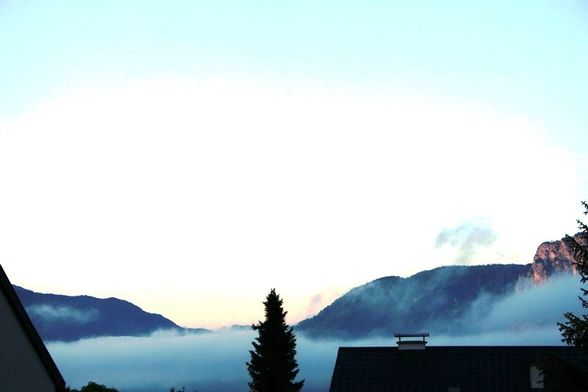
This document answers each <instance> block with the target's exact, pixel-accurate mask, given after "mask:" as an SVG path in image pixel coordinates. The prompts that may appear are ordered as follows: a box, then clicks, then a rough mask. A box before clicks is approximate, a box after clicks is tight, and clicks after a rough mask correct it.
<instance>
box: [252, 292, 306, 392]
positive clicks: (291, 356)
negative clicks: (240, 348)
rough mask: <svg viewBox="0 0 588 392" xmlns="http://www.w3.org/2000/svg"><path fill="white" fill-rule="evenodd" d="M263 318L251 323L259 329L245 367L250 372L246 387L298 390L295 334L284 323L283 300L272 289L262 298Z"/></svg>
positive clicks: (261, 390)
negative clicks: (249, 379)
mask: <svg viewBox="0 0 588 392" xmlns="http://www.w3.org/2000/svg"><path fill="white" fill-rule="evenodd" d="M263 304H264V306H265V321H263V322H261V321H260V322H259V323H258V324H257V325H253V326H252V328H253V329H254V330H255V331H257V332H258V336H257V338H255V341H254V342H252V344H253V347H254V348H255V350H254V351H249V353H250V354H251V360H250V361H249V362H248V363H247V370H248V371H249V375H250V376H251V381H250V382H249V390H250V391H254V392H294V391H300V390H301V389H302V386H303V385H304V380H302V381H295V378H296V376H297V375H298V372H299V369H298V363H297V362H296V358H295V357H296V337H295V336H294V332H293V330H292V327H290V326H288V324H286V313H287V312H285V311H284V309H283V307H282V304H283V301H282V300H281V299H280V296H279V295H278V294H276V290H275V289H272V290H271V291H270V293H269V294H268V295H267V297H266V300H265V302H264V303H263Z"/></svg>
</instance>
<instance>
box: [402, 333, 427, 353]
mask: <svg viewBox="0 0 588 392" xmlns="http://www.w3.org/2000/svg"><path fill="white" fill-rule="evenodd" d="M394 337H395V338H397V339H398V340H397V341H396V343H398V349H399V350H424V349H425V346H426V345H427V340H426V339H425V338H427V337H429V333H428V332H411V333H395V334H394Z"/></svg>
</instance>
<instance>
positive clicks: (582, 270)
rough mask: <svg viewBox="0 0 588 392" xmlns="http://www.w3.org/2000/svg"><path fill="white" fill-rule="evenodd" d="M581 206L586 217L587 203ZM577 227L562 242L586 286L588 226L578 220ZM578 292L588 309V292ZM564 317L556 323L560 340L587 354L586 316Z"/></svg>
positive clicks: (587, 278) (587, 317)
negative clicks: (577, 231)
mask: <svg viewBox="0 0 588 392" xmlns="http://www.w3.org/2000/svg"><path fill="white" fill-rule="evenodd" d="M582 205H583V206H584V208H585V211H584V215H588V203H586V202H582ZM578 225H579V227H580V230H581V232H580V233H578V234H577V235H575V236H574V237H571V236H569V235H566V237H565V238H564V242H565V244H566V245H567V246H568V247H569V248H570V250H571V251H572V255H573V256H574V259H575V264H576V269H577V271H578V273H579V274H580V278H581V281H582V283H583V284H586V282H588V226H587V225H586V224H585V223H583V222H582V221H580V220H578ZM580 290H582V296H581V297H580V302H581V304H582V307H583V308H585V309H588V299H587V298H588V290H587V289H584V288H581V289H580ZM564 316H565V318H566V319H567V321H566V322H564V323H558V326H559V330H560V332H561V334H562V336H563V339H562V340H563V341H564V342H565V343H567V344H569V345H571V346H576V347H580V348H582V349H583V350H585V351H587V352H588V314H583V315H581V316H576V315H575V314H573V313H572V312H567V313H565V314H564Z"/></svg>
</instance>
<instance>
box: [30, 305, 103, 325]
mask: <svg viewBox="0 0 588 392" xmlns="http://www.w3.org/2000/svg"><path fill="white" fill-rule="evenodd" d="M27 313H28V314H30V315H32V316H33V317H35V316H36V317H39V318H41V319H44V320H46V321H48V322H70V323H74V324H87V323H89V322H92V321H94V320H96V318H98V311H97V310H96V309H76V308H72V307H69V306H51V305H47V304H42V305H31V306H27Z"/></svg>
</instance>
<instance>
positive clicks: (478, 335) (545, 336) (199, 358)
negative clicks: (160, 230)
mask: <svg viewBox="0 0 588 392" xmlns="http://www.w3.org/2000/svg"><path fill="white" fill-rule="evenodd" d="M579 288H580V282H579V278H578V277H577V276H570V275H566V276H560V277H554V278H552V279H550V280H549V281H548V282H547V283H546V284H544V285H541V286H532V285H528V286H523V285H520V286H518V287H517V289H516V290H515V291H514V292H513V293H512V294H510V295H507V296H503V297H492V296H488V295H484V294H481V295H480V296H479V297H478V298H477V299H476V301H474V302H473V303H472V305H471V308H470V310H469V311H468V312H467V313H466V315H465V316H463V317H462V319H460V320H453V323H452V327H451V328H452V329H451V333H449V334H444V335H436V334H432V335H431V337H430V339H429V345H482V346H483V345H560V344H562V343H561V336H560V334H559V331H558V329H557V326H556V322H558V321H562V319H563V313H564V312H566V311H572V312H575V313H581V307H580V304H579V301H578V298H577V297H578V294H579V292H580V291H579ZM382 311H385V310H382ZM394 332H398V331H394V330H390V333H389V335H388V336H379V337H374V338H370V339H362V340H338V339H311V338H307V337H306V336H304V335H303V334H301V333H298V334H297V341H298V345H297V350H298V353H297V359H298V362H299V366H300V378H304V379H306V383H305V388H304V390H305V391H326V390H328V387H329V383H330V378H331V374H332V371H333V367H334V365H335V359H336V355H337V349H338V347H340V346H394V345H395V341H394V338H393V333H394ZM254 338H255V333H254V332H253V331H249V330H232V329H223V330H219V331H216V332H211V333H202V334H181V333H177V332H170V331H160V332H157V333H154V334H152V335H150V336H146V337H103V338H94V339H83V340H80V341H77V342H70V343H63V342H54V343H49V344H48V349H49V351H50V352H51V354H52V356H53V358H54V359H55V361H56V363H57V365H58V366H59V368H60V370H61V372H62V374H63V376H64V377H65V379H66V381H67V383H68V385H70V386H72V387H76V388H79V387H80V386H82V385H85V384H86V383H87V382H88V381H96V382H98V383H101V384H105V385H107V386H111V387H115V388H117V389H119V390H120V391H121V392H151V391H153V392H155V391H162V392H163V391H165V392H167V391H169V390H170V388H171V387H175V388H176V389H177V388H179V387H182V386H184V387H186V391H189V392H192V391H198V392H204V391H220V392H223V391H246V390H247V381H248V374H247V371H246V367H245V363H246V362H247V361H248V360H249V350H250V349H251V348H252V346H251V341H252V340H253V339H254Z"/></svg>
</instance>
